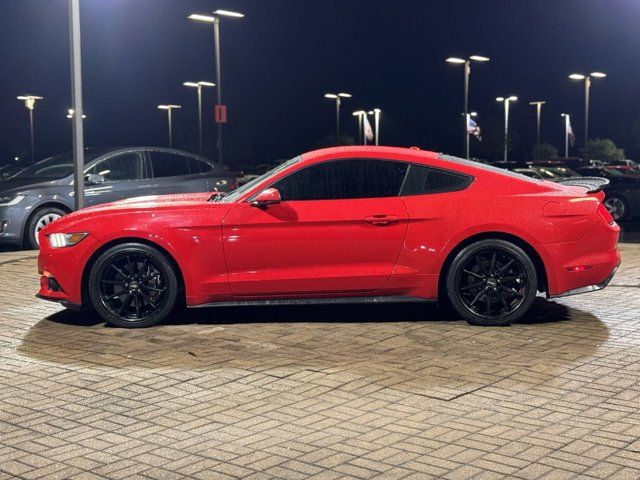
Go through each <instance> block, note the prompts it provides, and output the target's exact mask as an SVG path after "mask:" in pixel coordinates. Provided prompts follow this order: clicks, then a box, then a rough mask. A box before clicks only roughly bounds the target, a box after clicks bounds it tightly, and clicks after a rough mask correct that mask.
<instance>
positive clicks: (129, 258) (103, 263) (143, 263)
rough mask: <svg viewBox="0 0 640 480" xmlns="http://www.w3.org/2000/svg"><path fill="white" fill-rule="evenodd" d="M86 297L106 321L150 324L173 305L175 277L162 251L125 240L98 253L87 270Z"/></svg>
mask: <svg viewBox="0 0 640 480" xmlns="http://www.w3.org/2000/svg"><path fill="white" fill-rule="evenodd" d="M89 297H90V298H91V304H92V305H93V307H94V308H95V309H96V311H97V312H98V314H100V316H101V317H102V318H104V319H105V320H106V321H107V323H109V324H111V325H114V326H117V327H123V328H137V327H149V326H151V325H155V324H157V323H160V322H161V321H162V320H164V319H165V318H166V317H167V316H168V315H169V313H171V311H172V310H173V308H174V307H175V305H176V302H177V298H178V280H177V277H176V272H175V271H174V268H173V265H172V264H171V262H170V261H169V259H168V258H167V256H166V255H165V254H164V253H162V252H160V251H159V250H157V249H156V248H153V247H151V246H149V245H145V244H141V243H125V244H121V245H116V246H114V247H111V248H110V249H108V250H107V251H106V252H104V253H103V254H102V255H100V256H99V257H98V259H97V260H96V262H95V264H94V265H93V267H92V269H91V273H90V274H89Z"/></svg>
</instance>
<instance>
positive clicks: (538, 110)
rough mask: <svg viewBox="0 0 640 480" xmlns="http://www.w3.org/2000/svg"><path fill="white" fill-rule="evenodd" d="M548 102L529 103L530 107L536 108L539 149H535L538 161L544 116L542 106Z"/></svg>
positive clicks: (537, 143)
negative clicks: (541, 120)
mask: <svg viewBox="0 0 640 480" xmlns="http://www.w3.org/2000/svg"><path fill="white" fill-rule="evenodd" d="M545 103H546V102H544V101H541V100H538V101H535V102H529V105H535V106H536V145H537V148H536V149H535V157H536V160H539V159H538V153H539V150H540V118H541V116H542V105H544V104H545Z"/></svg>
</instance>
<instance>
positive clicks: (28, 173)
mask: <svg viewBox="0 0 640 480" xmlns="http://www.w3.org/2000/svg"><path fill="white" fill-rule="evenodd" d="M101 153H104V152H103V151H100V150H95V151H92V150H88V151H85V153H84V161H85V165H86V164H87V163H89V162H90V161H92V160H94V159H95V158H96V157H98V156H99V155H100V154H101ZM72 174H73V153H72V152H66V153H61V154H59V155H54V156H53V157H48V158H45V159H44V160H41V161H39V162H37V163H34V164H33V165H30V166H28V167H27V168H25V169H24V170H22V171H21V172H19V173H18V174H16V175H14V176H13V178H37V179H42V180H60V179H62V178H64V177H68V176H69V175H72Z"/></svg>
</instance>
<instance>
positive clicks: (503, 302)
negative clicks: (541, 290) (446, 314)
mask: <svg viewBox="0 0 640 480" xmlns="http://www.w3.org/2000/svg"><path fill="white" fill-rule="evenodd" d="M537 285H538V278H537V275H536V269H535V266H534V264H533V262H532V261H531V258H529V256H528V255H527V254H526V253H525V252H524V250H522V249H521V248H520V247H518V246H517V245H514V244H513V243H511V242H507V241H505V240H498V239H487V240H480V241H478V242H475V243H472V244H471V245H468V246H466V247H465V248H463V249H462V250H461V251H460V252H459V253H458V254H457V255H456V256H455V258H454V259H453V262H452V263H451V266H450V267H449V269H448V272H447V296H448V298H449V300H450V301H451V304H452V305H453V308H454V309H455V310H456V312H457V313H458V314H459V315H460V316H461V317H462V318H464V319H465V320H466V321H467V322H468V323H470V324H471V325H482V326H505V325H509V324H511V322H514V321H516V320H519V319H520V318H522V317H523V316H524V315H525V314H526V313H527V312H528V311H529V309H530V308H531V305H532V304H533V301H534V299H535V297H536V291H537Z"/></svg>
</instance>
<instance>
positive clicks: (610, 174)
mask: <svg viewBox="0 0 640 480" xmlns="http://www.w3.org/2000/svg"><path fill="white" fill-rule="evenodd" d="M577 171H578V173H580V174H581V175H585V176H591V177H604V178H607V179H609V182H610V183H609V185H607V186H606V187H604V191H605V193H606V198H605V200H604V204H605V206H606V207H607V210H609V213H611V216H613V218H614V219H615V221H616V222H622V221H624V220H626V219H628V218H629V217H634V216H639V215H640V175H637V174H636V175H628V174H625V173H622V172H620V171H619V170H616V169H612V168H608V167H582V168H578V170H577Z"/></svg>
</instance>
